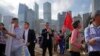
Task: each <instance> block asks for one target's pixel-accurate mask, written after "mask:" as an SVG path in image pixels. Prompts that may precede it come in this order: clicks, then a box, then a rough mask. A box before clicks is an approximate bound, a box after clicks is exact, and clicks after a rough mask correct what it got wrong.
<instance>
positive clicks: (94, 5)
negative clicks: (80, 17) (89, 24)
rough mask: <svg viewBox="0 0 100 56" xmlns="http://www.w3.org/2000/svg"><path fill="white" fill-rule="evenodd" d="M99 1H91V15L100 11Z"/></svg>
mask: <svg viewBox="0 0 100 56" xmlns="http://www.w3.org/2000/svg"><path fill="white" fill-rule="evenodd" d="M99 5H100V0H92V14H94V12H95V11H97V10H100V6H99Z"/></svg>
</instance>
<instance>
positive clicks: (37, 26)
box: [34, 3, 40, 32]
mask: <svg viewBox="0 0 100 56" xmlns="http://www.w3.org/2000/svg"><path fill="white" fill-rule="evenodd" d="M34 26H35V27H34V29H35V30H36V32H40V22H39V5H38V4H37V3H35V18H34Z"/></svg>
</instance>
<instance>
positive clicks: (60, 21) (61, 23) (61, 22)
mask: <svg viewBox="0 0 100 56" xmlns="http://www.w3.org/2000/svg"><path fill="white" fill-rule="evenodd" d="M65 16H66V12H62V13H58V22H59V30H60V29H61V28H62V26H63V23H64V20H65Z"/></svg>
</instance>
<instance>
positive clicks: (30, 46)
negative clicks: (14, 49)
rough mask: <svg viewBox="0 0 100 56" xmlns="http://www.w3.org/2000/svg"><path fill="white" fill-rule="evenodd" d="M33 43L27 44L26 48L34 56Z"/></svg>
mask: <svg viewBox="0 0 100 56" xmlns="http://www.w3.org/2000/svg"><path fill="white" fill-rule="evenodd" d="M34 49H35V44H31V45H29V46H28V50H29V53H30V55H31V56H35V50H34Z"/></svg>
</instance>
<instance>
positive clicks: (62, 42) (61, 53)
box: [59, 30, 65, 56]
mask: <svg viewBox="0 0 100 56" xmlns="http://www.w3.org/2000/svg"><path fill="white" fill-rule="evenodd" d="M59 46H60V56H64V51H65V37H64V33H63V32H62V31H61V30H60V42H59Z"/></svg>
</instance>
